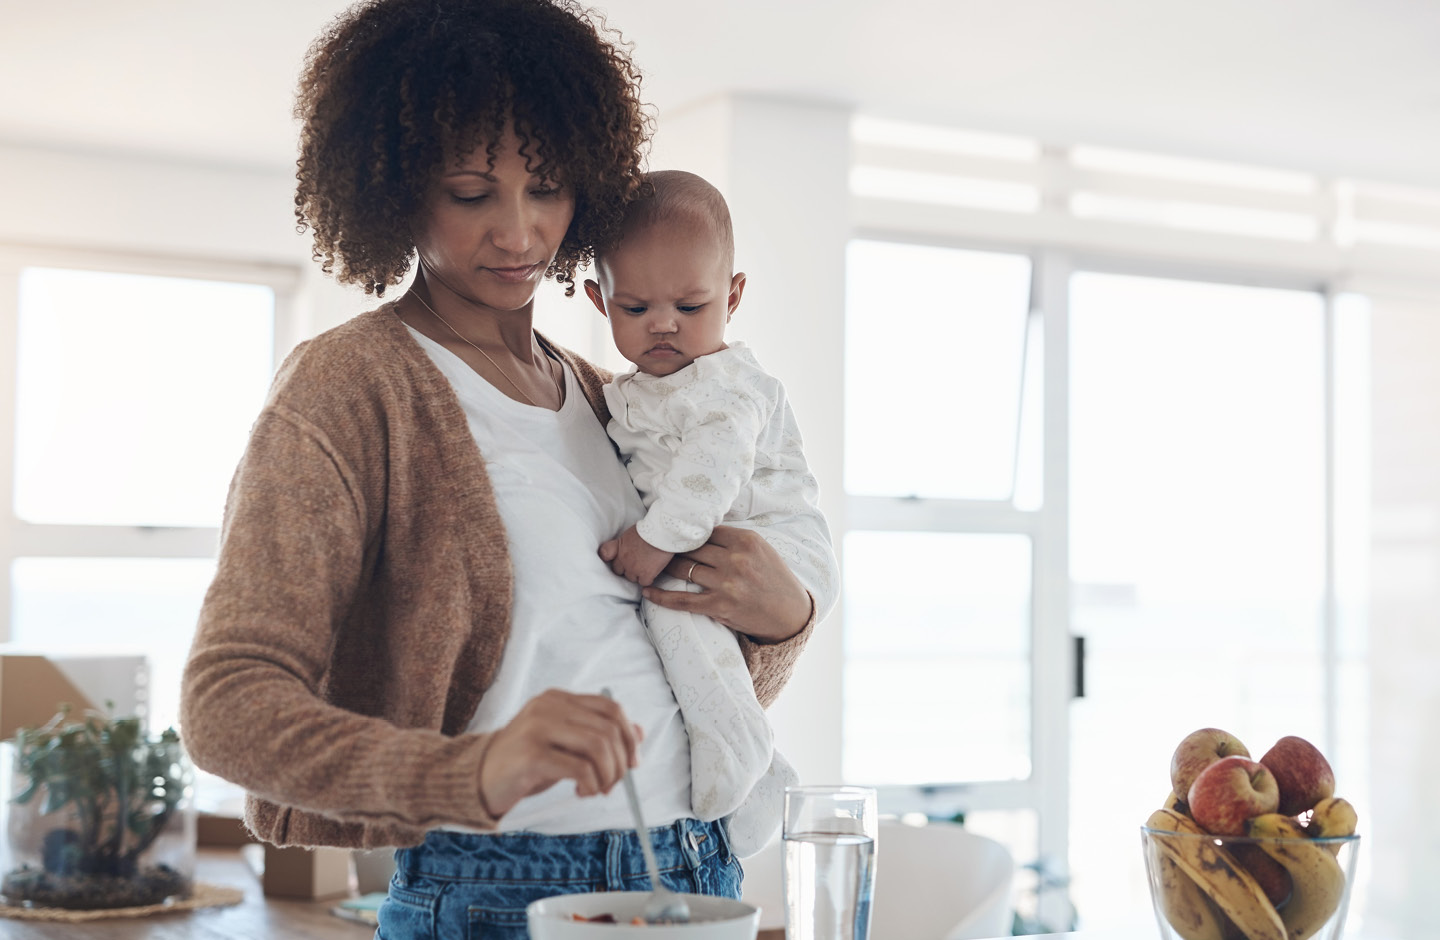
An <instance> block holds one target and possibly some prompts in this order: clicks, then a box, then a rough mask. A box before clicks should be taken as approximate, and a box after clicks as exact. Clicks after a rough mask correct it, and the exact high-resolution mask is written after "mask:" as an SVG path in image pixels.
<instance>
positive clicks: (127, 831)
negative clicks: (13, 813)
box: [12, 711, 190, 875]
mask: <svg viewBox="0 0 1440 940" xmlns="http://www.w3.org/2000/svg"><path fill="white" fill-rule="evenodd" d="M15 743H16V752H17V758H16V759H17V769H18V770H19V772H20V773H21V774H23V775H24V777H25V786H24V788H23V789H22V790H21V791H20V793H19V794H17V795H16V796H15V797H13V798H12V802H14V803H19V804H24V803H29V802H31V801H32V800H34V799H35V797H36V796H37V795H41V794H43V799H42V800H41V803H40V812H41V814H43V815H50V814H54V813H62V812H66V813H69V814H70V819H69V820H67V821H66V823H65V825H66V826H67V827H70V828H67V829H65V830H64V831H66V832H69V833H71V836H68V837H67V841H66V845H67V851H66V853H65V857H66V858H67V859H70V858H75V857H77V856H78V862H77V864H78V867H79V869H80V870H82V871H86V872H94V873H110V874H121V875H123V874H124V873H125V872H127V871H131V870H133V869H134V866H135V860H136V858H137V857H138V856H139V855H140V854H141V853H142V852H144V851H145V849H146V848H148V847H149V845H150V843H151V842H153V841H154V840H155V838H156V837H157V836H158V835H159V834H160V832H161V830H162V829H163V828H164V826H165V822H166V820H167V819H168V818H169V816H170V815H171V813H172V812H173V811H174V810H175V808H176V807H177V806H178V805H179V804H180V801H181V800H182V799H184V796H185V794H186V792H187V790H188V788H189V786H190V771H189V764H188V762H187V761H186V759H185V756H184V752H183V749H182V748H181V746H180V736H179V735H178V734H177V733H176V732H175V729H173V728H169V729H166V730H165V731H164V732H162V733H161V734H160V735H158V736H153V737H149V738H147V737H146V736H145V733H144V729H143V727H142V725H141V722H140V719H139V718H134V717H126V718H114V717H107V716H104V715H100V714H98V713H95V712H89V713H87V714H86V715H85V716H84V718H83V719H80V720H69V716H68V713H67V712H65V711H62V713H61V714H60V715H57V716H56V718H55V719H54V720H52V721H51V722H50V723H49V724H47V725H45V726H44V727H43V728H24V729H21V730H20V732H19V733H18V734H17V735H16V740H15ZM58 857H59V856H58V855H57V858H58ZM67 864H69V862H67Z"/></svg>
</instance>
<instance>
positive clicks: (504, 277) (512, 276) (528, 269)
mask: <svg viewBox="0 0 1440 940" xmlns="http://www.w3.org/2000/svg"><path fill="white" fill-rule="evenodd" d="M485 270H486V271H489V272H490V274H491V275H492V276H493V277H495V278H496V279H497V280H501V281H504V282H505V283H507V284H519V283H521V282H522V281H528V280H530V279H531V278H532V277H534V276H535V275H537V274H541V273H543V272H544V271H545V265H543V264H541V263H539V262H536V263H535V264H527V265H525V266H524V267H520V268H495V267H487V268H486V269H485Z"/></svg>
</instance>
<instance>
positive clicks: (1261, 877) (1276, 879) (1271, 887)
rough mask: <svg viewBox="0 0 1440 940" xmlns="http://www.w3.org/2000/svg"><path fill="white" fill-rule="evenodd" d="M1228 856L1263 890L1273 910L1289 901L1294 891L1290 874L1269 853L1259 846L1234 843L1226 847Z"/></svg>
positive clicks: (1278, 908)
mask: <svg viewBox="0 0 1440 940" xmlns="http://www.w3.org/2000/svg"><path fill="white" fill-rule="evenodd" d="M1227 848H1229V850H1230V854H1231V855H1233V856H1234V857H1235V861H1236V862H1238V863H1239V865H1240V867H1241V868H1243V869H1245V870H1246V871H1248V872H1249V873H1250V874H1251V875H1252V876H1253V877H1254V878H1255V880H1256V881H1258V882H1259V883H1260V887H1261V888H1263V889H1264V890H1265V896H1266V897H1267V898H1269V899H1270V903H1271V904H1273V905H1274V906H1275V910H1277V911H1278V910H1280V908H1282V907H1284V906H1285V903H1286V902H1287V901H1289V900H1290V895H1291V893H1292V892H1293V891H1294V890H1295V883H1294V882H1293V881H1291V879H1290V872H1288V871H1286V870H1285V866H1284V865H1281V864H1280V863H1279V862H1277V861H1275V859H1273V858H1271V857H1270V855H1269V853H1267V852H1266V851H1265V850H1264V849H1262V848H1260V846H1258V845H1255V844H1253V843H1248V842H1236V843H1234V844H1232V845H1229V846H1227Z"/></svg>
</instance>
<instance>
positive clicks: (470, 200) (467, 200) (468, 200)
mask: <svg viewBox="0 0 1440 940" xmlns="http://www.w3.org/2000/svg"><path fill="white" fill-rule="evenodd" d="M450 198H451V199H453V200H455V201H456V202H459V203H463V204H465V205H473V204H474V203H477V202H479V201H481V200H482V199H484V198H485V193H477V194H476V195H474V196H462V195H460V194H459V193H451V194H450Z"/></svg>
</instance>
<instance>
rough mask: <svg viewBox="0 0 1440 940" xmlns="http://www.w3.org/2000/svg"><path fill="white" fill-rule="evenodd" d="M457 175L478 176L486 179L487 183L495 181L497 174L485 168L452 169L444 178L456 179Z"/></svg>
mask: <svg viewBox="0 0 1440 940" xmlns="http://www.w3.org/2000/svg"><path fill="white" fill-rule="evenodd" d="M457 176H478V177H479V178H480V179H482V180H485V181H486V182H487V183H493V182H495V174H493V173H487V172H485V171H484V170H451V171H450V172H448V173H446V174H445V175H444V177H442V178H443V179H447V180H448V179H454V178H455V177H457Z"/></svg>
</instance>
